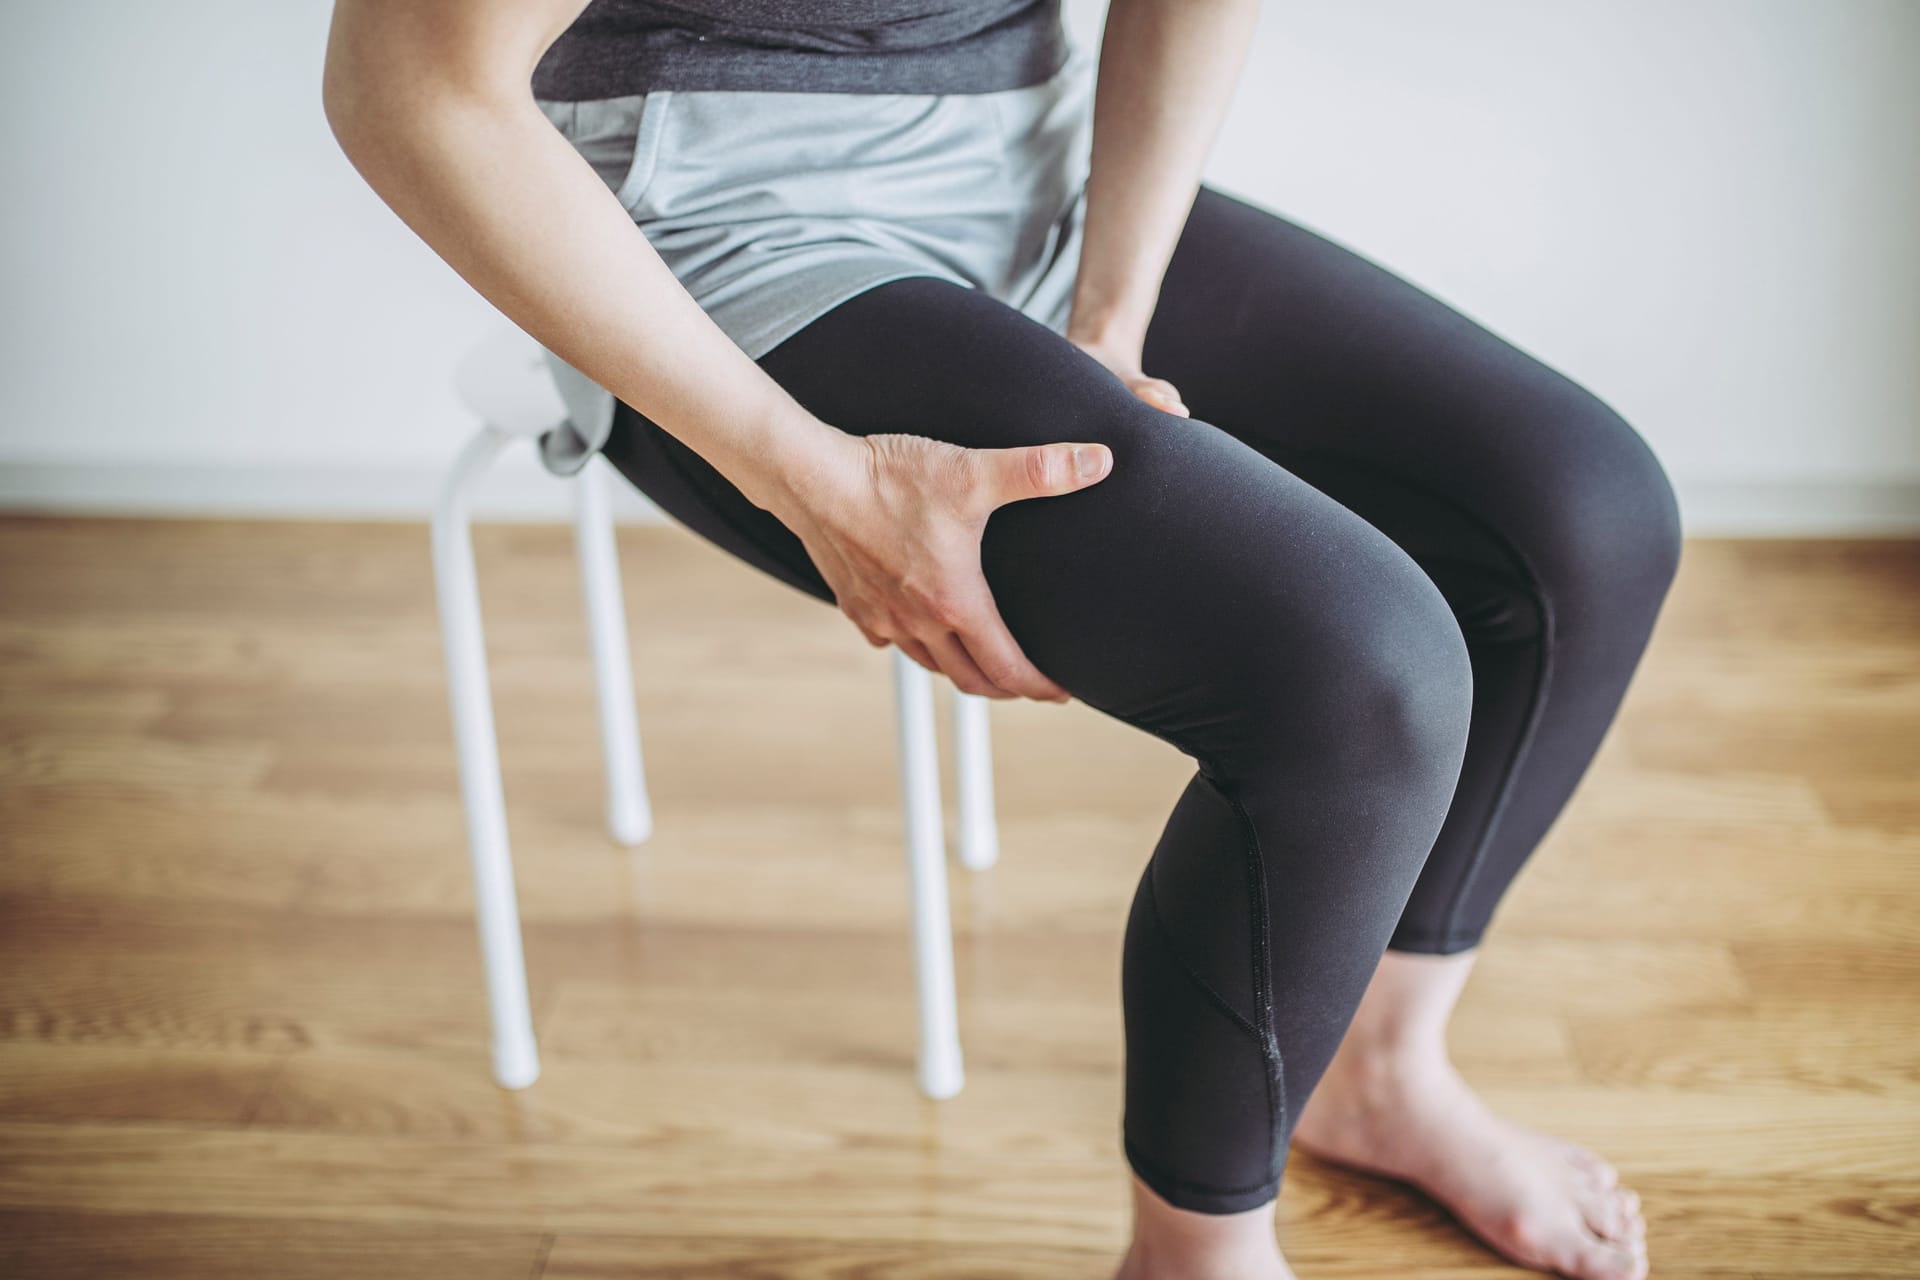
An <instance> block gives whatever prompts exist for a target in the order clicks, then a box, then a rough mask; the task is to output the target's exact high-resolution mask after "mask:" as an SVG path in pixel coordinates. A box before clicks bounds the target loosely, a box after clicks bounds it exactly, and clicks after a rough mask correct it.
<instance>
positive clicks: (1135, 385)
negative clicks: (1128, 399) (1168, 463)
mask: <svg viewBox="0 0 1920 1280" xmlns="http://www.w3.org/2000/svg"><path fill="white" fill-rule="evenodd" d="M1067 341H1068V342H1071V343H1072V344H1073V345H1074V346H1076V347H1078V348H1080V349H1081V350H1082V351H1084V352H1086V353H1087V354H1088V355H1090V356H1092V357H1093V358H1094V359H1095V360H1098V361H1099V362H1100V363H1101V364H1103V365H1105V366H1106V367H1107V368H1108V369H1109V370H1111V371H1112V372H1113V376H1114V377H1116V378H1118V379H1120V381H1122V382H1124V383H1126V385H1127V390H1129V391H1131V392H1133V394H1134V395H1136V396H1139V397H1140V398H1141V399H1142V400H1145V401H1146V402H1147V403H1148V404H1150V405H1152V406H1153V407H1154V408H1156V409H1164V410H1166V411H1167V412H1168V413H1177V414H1179V415H1180V416H1181V417H1183V418H1191V417H1192V416H1193V415H1192V414H1191V413H1189V412H1188V411H1187V406H1186V404H1185V403H1183V402H1182V401H1181V399H1180V393H1179V392H1178V391H1176V390H1174V386H1173V384H1172V383H1171V382H1168V381H1167V380H1166V379H1165V378H1154V377H1149V376H1148V375H1147V374H1145V373H1142V372H1141V371H1140V344H1139V343H1137V342H1118V341H1114V340H1111V339H1099V338H1083V337H1078V336H1076V335H1075V334H1074V332H1073V330H1072V329H1071V328H1069V329H1068V330H1067Z"/></svg>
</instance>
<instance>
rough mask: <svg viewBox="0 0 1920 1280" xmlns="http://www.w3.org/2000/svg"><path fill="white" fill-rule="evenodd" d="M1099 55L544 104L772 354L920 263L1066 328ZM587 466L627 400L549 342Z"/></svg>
mask: <svg viewBox="0 0 1920 1280" xmlns="http://www.w3.org/2000/svg"><path fill="white" fill-rule="evenodd" d="M1096 63H1097V57H1096V55H1095V54H1094V53H1093V52H1091V51H1089V50H1085V49H1082V48H1080V47H1078V46H1075V47H1074V49H1073V50H1072V52H1071V54H1070V55H1069V57H1068V59H1067V61H1066V62H1065V63H1064V64H1063V65H1062V66H1061V68H1060V70H1059V71H1057V72H1056V73H1055V74H1054V75H1053V76H1052V77H1051V78H1050V79H1048V80H1046V81H1043V82H1041V83H1039V84H1034V85H1028V86H1025V87H1023V88H1018V89H1003V90H997V91H994V92H990V93H977V94H957V93H956V94H892V93H888V94H874V93H797V92H777V91H759V90H755V91H738V90H730V89H727V90H718V89H716V90H706V89H703V90H656V91H654V92H652V93H645V94H635V95H631V96H627V97H620V98H603V99H598V100H594V101H587V102H551V101H541V103H540V107H541V109H542V110H543V111H544V112H545V113H546V115H547V118H548V119H549V120H551V121H552V122H553V123H554V125H555V127H556V128H558V129H559V130H560V132H561V133H563V134H564V135H566V137H567V140H568V141H570V142H571V143H572V144H573V145H574V147H575V149H576V150H578V151H579V152H580V153H581V155H582V156H584V157H585V158H586V159H587V161H588V162H589V163H590V164H592V165H593V167H594V170H595V171H596V172H598V173H599V175H600V176H601V178H602V179H603V180H604V181H605V182H606V184H607V185H608V186H609V187H610V188H612V189H613V191H614V193H615V194H616V195H617V196H618V198H619V200H620V203H621V204H623V205H624V206H626V209H627V212H628V213H630V214H632V215H633V220H634V222H635V223H636V224H637V225H638V226H639V227H640V229H641V231H642V232H644V233H645V235H646V237H647V240H648V242H649V243H650V244H652V245H653V247H654V249H655V250H657V251H658V252H659V254H660V256H661V257H662V258H663V259H664V260H665V261H666V263H667V266H668V267H669V268H670V269H671V270H672V271H673V274H674V275H675V277H676V278H678V279H679V281H680V283H681V284H683V285H684V286H686V288H687V291H688V292H689V293H691V294H692V295H693V297H694V299H695V300H696V301H698V302H699V304H700V306H701V307H702V309H704V310H705V311H706V313H707V314H708V315H709V316H711V317H712V318H713V320H714V322H715V323H717V324H718V325H719V326H720V328H721V329H723V330H724V331H725V332H726V333H727V335H728V336H729V337H731V338H732V339H733V340H734V342H735V343H737V344H738V345H739V346H740V348H741V349H742V350H743V351H745V352H746V353H747V355H748V356H750V357H752V358H754V359H758V358H759V357H760V356H762V355H764V354H766V353H767V352H768V351H771V350H772V349H773V348H774V347H775V346H777V345H778V344H779V343H780V342H781V341H782V340H783V339H785V338H787V337H790V336H791V335H792V334H794V333H795V332H797V331H798V330H800V329H801V328H802V327H804V326H805V325H806V324H807V322H808V321H810V320H813V319H816V318H817V317H819V316H821V315H823V314H825V313H826V312H827V311H830V310H831V309H833V308H834V307H835V306H837V305H839V304H840V303H842V302H844V301H846V300H847V299H848V298H850V297H852V296H853V295H855V294H857V293H860V292H862V291H863V290H866V289H870V288H872V287H873V286H874V285H877V284H880V283H882V282H884V281H887V280H895V279H898V278H900V277H902V276H939V277H943V278H945V279H948V280H952V281H954V282H955V283H958V284H963V285H971V286H972V287H974V288H978V289H985V290H986V291H988V292H989V293H991V294H992V295H993V296H994V297H996V298H999V299H1000V300H1002V301H1003V302H1006V303H1007V304H1009V305H1010V306H1013V307H1016V308H1018V309H1019V310H1020V311H1022V312H1023V313H1025V314H1026V315H1028V316H1031V317H1032V318H1033V319H1035V320H1037V321H1039V322H1040V323H1042V324H1044V325H1046V326H1048V327H1049V328H1051V329H1053V330H1054V331H1055V332H1060V333H1064V332H1065V330H1066V323H1067V316H1068V311H1069V309H1070V307H1071V304H1072V296H1073V282H1074V277H1075V275H1076V274H1077V273H1078V271H1079V263H1080V233H1081V225H1082V218H1083V215H1084V211H1085V205H1086V176H1087V167H1088V159H1089V152H1090V147H1091V142H1092V109H1093V78H1094V70H1095V66H1096ZM547 359H548V363H549V365H550V367H551V368H552V370H553V374H554V378H555V380H556V382H557V384H558V386H559V388H560V393H561V398H562V399H563V400H564V401H565V402H566V405H567V412H568V422H567V424H566V425H565V426H563V427H561V428H559V429H557V430H555V431H552V432H549V433H548V434H547V436H545V437H544V438H543V439H542V441H541V454H542V458H543V460H544V461H545V463H546V465H547V467H548V468H549V469H550V470H552V471H555V472H557V473H560V474H563V475H564V474H570V473H572V472H574V471H578V470H579V469H580V468H581V467H582V466H584V465H585V464H586V462H587V459H588V458H590V457H591V456H592V455H593V453H594V452H596V451H597V450H598V449H599V448H600V446H601V445H602V444H603V443H605V441H606V438H607V434H608V431H609V429H610V427H611V424H612V421H613V411H614V399H613V396H612V395H611V394H610V393H609V392H607V391H606V390H604V389H603V388H601V387H599V386H597V385H595V384H594V383H593V382H591V381H590V380H588V379H587V378H586V377H585V376H584V375H583V374H581V373H580V372H579V371H578V370H576V369H573V368H572V367H571V366H569V365H567V364H566V363H565V362H564V361H562V360H561V359H559V357H557V356H554V355H553V354H552V353H551V352H549V353H548V354H547Z"/></svg>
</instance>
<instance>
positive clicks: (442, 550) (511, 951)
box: [433, 427, 540, 1089]
mask: <svg viewBox="0 0 1920 1280" xmlns="http://www.w3.org/2000/svg"><path fill="white" fill-rule="evenodd" d="M506 443H507V437H506V436H505V435H504V434H502V433H501V432H499V431H496V430H494V429H493V428H491V427H486V428H482V429H481V431H480V432H479V433H478V434H477V435H475V436H474V438H473V440H472V441H471V442H470V443H469V444H468V445H467V447H466V448H465V449H464V450H463V451H462V452H461V454H460V458H459V461H457V462H456V463H455V464H454V468H453V474H452V475H451V476H449V477H448V478H447V483H446V487H445V488H444V489H443V490H442V491H441V494H440V503H439V506H438V507H437V508H436V509H435V511H434V515H433V576H434V584H435V588H436V591H437V594H438V598H439V604H440V634H441V639H442V642H443V643H444V644H445V647H446V659H447V684H448V692H449V694H450V695H451V700H452V704H453V737H454V745H455V748H456V750H457V752H458V755H459V760H460V796H461V801H462V803H463V804H464V805H465V808H466V815H467V846H468V852H469V853H470V854H471V856H472V860H473V891H474V904H475V907H476V910H477V914H478V917H479V925H480V954H481V958H482V960H483V961H484V963H485V966H486V974H487V1006H488V1012H489V1013H490V1014H491V1016H492V1021H493V1077H494V1079H495V1080H497V1081H499V1082H500V1084H502V1085H503V1086H505V1087H506V1088H509V1089H524V1088H526V1087H527V1086H528V1085H530V1084H532V1083H533V1082H534V1081H535V1080H536V1079H538V1078H539V1075H540V1054H539V1050H538V1049H537V1048H536V1046H535V1044H534V1039H533V1015H532V1012H531V1009H530V1007H529V1004H528V1001H527V968H526V960H525V958H524V957H523V955H522V953H521V947H520V909H519V906H518V905H517V903H516V901H515V897H514V889H513V861H512V854H511V851H510V850H509V848H508V845H507V811H506V801H505V797H504V796H503V794H502V792H501V787H500V753H499V747H498V744H497V742H496V740H495V738H494V727H493V695H492V692H491V691H490V690H489V688H488V686H487V652H486V641H485V638H484V636H483V634H482V631H481V626H480V590H479V584H478V582H477V581H476V580H475V577H474V570H473V540H472V536H471V529H470V522H469V519H468V510H467V496H468V491H469V489H470V488H471V487H472V485H473V483H474V482H475V481H476V480H478V479H479V477H480V476H482V475H483V474H485V472H486V470H487V468H488V467H489V466H490V465H492V463H493V460H494V458H496V457H497V456H498V455H499V453H500V450H501V448H502V447H503V446H504V445H505V444H506Z"/></svg>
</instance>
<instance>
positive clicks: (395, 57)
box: [321, 0, 586, 141]
mask: <svg viewBox="0 0 1920 1280" xmlns="http://www.w3.org/2000/svg"><path fill="white" fill-rule="evenodd" d="M585 7H586V0H334V6H333V26H332V29H331V31H330V32H329V33H328V37H327V60H326V71H325V74H324V77H323V80H322V87H321V97H322V101H323V104H324V106H325V110H326V113H327V119H328V121H329V123H331V124H332V125H333V127H334V130H335V132H336V133H339V132H342V131H343V129H349V128H351V127H352V124H353V122H354V121H355V120H356V119H358V118H360V116H359V113H361V112H367V113H369V114H372V115H375V116H386V115H388V114H389V113H390V111H391V109H392V108H394V107H396V106H403V105H405V104H407V103H409V102H413V101H417V100H418V99H417V97H416V95H428V94H439V93H462V94H494V93H503V92H504V93H513V94H526V93H528V92H529V90H528V81H529V79H530V78H531V77H532V75H533V68H534V64H535V63H537V62H539V61H540V57H541V55H542V54H544V53H545V52H546V51H547V48H548V46H549V45H551V44H552V43H553V42H554V39H555V38H556V37H557V36H559V34H560V33H561V32H562V31H565V30H566V29H567V27H568V25H569V24H571V23H572V22H573V20H574V19H575V18H576V17H578V16H579V15H580V11H581V10H582V9H584V8H585ZM343 141H344V139H343Z"/></svg>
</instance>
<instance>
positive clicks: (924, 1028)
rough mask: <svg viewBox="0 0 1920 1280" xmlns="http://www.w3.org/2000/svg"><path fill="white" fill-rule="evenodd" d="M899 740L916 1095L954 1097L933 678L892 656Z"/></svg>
mask: <svg viewBox="0 0 1920 1280" xmlns="http://www.w3.org/2000/svg"><path fill="white" fill-rule="evenodd" d="M892 652H893V690H894V701H895V714H896V721H897V724H898V726H899V733H900V799H901V808H902V811H903V814H904V817H905V825H906V846H907V848H906V852H907V876H908V882H909V885H910V888H911V892H912V899H913V902H912V911H913V971H914V981H915V984H916V986H917V987H918V989H919V995H920V1064H919V1065H920V1090H921V1092H923V1093H925V1094H926V1095H927V1096H928V1097H929V1098H935V1099H939V1098H951V1097H953V1096H954V1095H955V1094H957V1093H959V1092H960V1088H961V1086H962V1085H963V1084H964V1083H965V1073H964V1071H963V1070H962V1067H961V1062H960V1017H959V1009H958V1007H957V1005H956V1004H955V1001H954V989H953V924H952V918H951V916H950V915H949V914H948V906H947V856H946V834H945V832H944V831H943V830H942V828H941V821H940V759H939V754H938V750H939V748H938V742H937V740H936V738H935V736H934V719H933V676H932V673H931V672H929V671H928V670H927V669H926V668H925V667H923V666H921V665H920V664H919V663H917V662H915V661H914V660H913V659H911V658H909V657H907V655H906V654H905V653H903V652H901V651H900V649H899V648H897V647H896V648H894V649H893V651H892Z"/></svg>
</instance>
